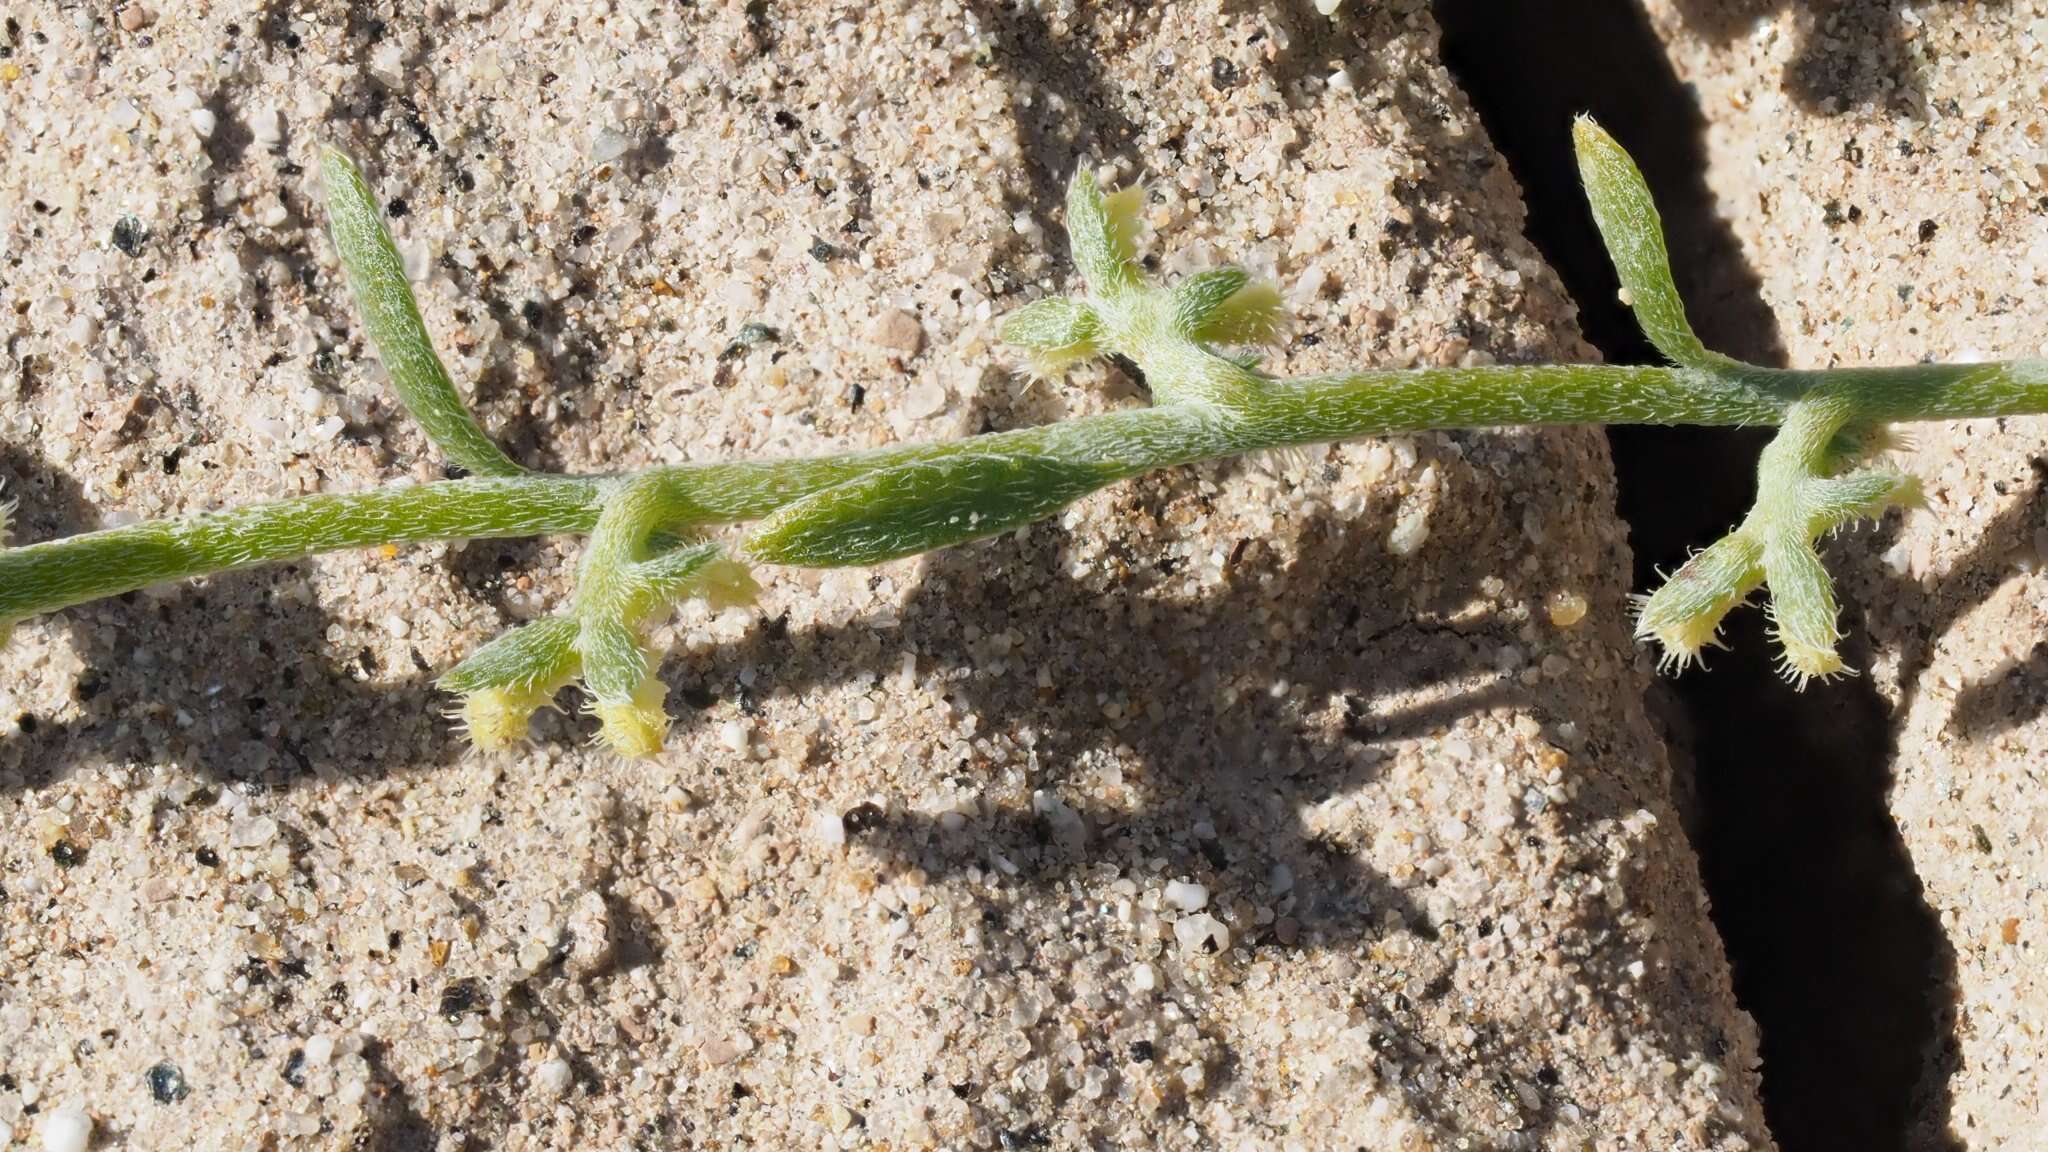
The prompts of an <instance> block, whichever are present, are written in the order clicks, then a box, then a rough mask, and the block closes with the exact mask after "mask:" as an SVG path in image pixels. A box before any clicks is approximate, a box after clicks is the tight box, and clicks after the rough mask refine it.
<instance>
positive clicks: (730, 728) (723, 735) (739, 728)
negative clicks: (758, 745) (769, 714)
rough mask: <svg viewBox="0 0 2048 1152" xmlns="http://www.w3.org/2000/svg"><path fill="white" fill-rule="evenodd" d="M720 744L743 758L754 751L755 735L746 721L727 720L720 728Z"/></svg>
mask: <svg viewBox="0 0 2048 1152" xmlns="http://www.w3.org/2000/svg"><path fill="white" fill-rule="evenodd" d="M718 742H719V743H720V744H723V745H725V746H726V747H727V748H730V749H732V750H733V751H734V752H737V753H739V754H740V755H742V756H745V755H747V754H748V753H749V752H751V751H753V747H754V740H753V734H752V733H750V732H749V731H748V730H747V722H746V721H744V720H727V721H726V722H725V723H723V724H721V725H719V726H718Z"/></svg>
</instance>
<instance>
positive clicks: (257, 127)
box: [249, 107, 284, 148]
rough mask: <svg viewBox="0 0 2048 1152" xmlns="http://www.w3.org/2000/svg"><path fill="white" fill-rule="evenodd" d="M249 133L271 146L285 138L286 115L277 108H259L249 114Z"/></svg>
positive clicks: (260, 141) (261, 142)
mask: <svg viewBox="0 0 2048 1152" xmlns="http://www.w3.org/2000/svg"><path fill="white" fill-rule="evenodd" d="M249 135H250V136H252V137H254V138H255V140H256V142H257V143H258V144H261V145H263V146H264V147H265V148H269V147H271V146H273V145H275V144H277V143H279V142H281V141H282V140H283V139H284V117H283V115H282V114H280V113H279V112H278V110H277V109H275V108H268V107H265V108H258V109H256V111H254V112H251V113H250V114H249Z"/></svg>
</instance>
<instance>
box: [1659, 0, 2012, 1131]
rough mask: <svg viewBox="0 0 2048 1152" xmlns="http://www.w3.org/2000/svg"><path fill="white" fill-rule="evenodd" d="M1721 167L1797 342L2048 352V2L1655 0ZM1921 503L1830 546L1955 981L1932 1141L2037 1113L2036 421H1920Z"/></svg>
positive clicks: (1898, 814)
mask: <svg viewBox="0 0 2048 1152" xmlns="http://www.w3.org/2000/svg"><path fill="white" fill-rule="evenodd" d="M1651 7H1652V10H1653V12H1654V14H1655V16H1656V18H1657V21H1658V24H1659V26H1660V28H1661V30H1662V31H1663V32H1664V33H1665V35H1666V38H1667V40H1668V42H1669V43H1670V44H1671V45H1672V58H1673V60H1674V62H1675V63H1676V64H1677V65H1678V67H1679V69H1680V71H1681V72H1682V73H1683V74H1684V75H1685V76H1686V78H1687V79H1689V80H1691V81H1693V82H1694V83H1697V84H1698V85H1699V86H1700V92H1701V99H1702V102H1703V105H1704V108H1705V111H1706V114H1707V118H1708V121H1709V123H1710V124H1711V125H1712V128H1711V131H1710V132H1709V134H1708V146H1709V152H1710V156H1711V159H1712V165H1711V168H1710V172H1709V179H1710V181H1711V183H1712V184H1713V185H1714V187H1715V189H1716V191H1717V193H1718V195H1719V198H1720V206H1721V208H1722V211H1723V212H1724V213H1725V214H1726V215H1727V216H1728V218H1729V219H1730V220H1731V221H1732V223H1733V225H1734V228H1735V230H1736V233H1737V235H1738V236H1740V238H1741V239H1742V241H1743V245H1744V248H1745V252H1746V255H1747V257H1748V259H1749V262H1750V264H1751V266H1752V267H1753V268H1754V269H1755V271H1756V272H1757V275H1758V277H1759V279H1760V280H1761V282H1762V286H1763V295H1764V298H1765V301H1766V303H1767V304H1769V305H1770V308H1771V310H1772V311H1773V312H1774V313H1775V314H1776V315H1777V317H1778V319H1779V337H1780V339H1781V341H1782V344H1783V346H1784V349H1785V351H1786V353H1787V355H1788V357H1789V359H1790V361H1791V362H1793V363H1796V364H1829V363H1845V364H1855V363H1879V362H1882V363H1898V362H1910V361H1913V360H1917V359H1921V358H1928V357H1931V358H1939V359H1944V360H1977V359H1997V358H2006V357H2030V356H2042V355H2048V293H2044V292H2043V287H2044V285H2048V112H2044V105H2043V100H2042V97H2043V94H2044V92H2048V88H2044V84H2048V71H2044V70H2043V68H2042V64H2041V61H2042V60H2043V59H2048V6H2044V5H2042V4H2040V3H2014V4H2010V5H1927V6H1916V7H1902V6H1895V5H1889V4H1873V5H1867V6H1861V7H1849V8H1844V9H1842V10H1841V11H1838V12H1835V13H1832V14H1829V15H1826V16H1825V17H1824V18H1823V17H1820V16H1816V15H1815V14H1813V13H1811V12H1808V11H1806V10H1805V9H1804V6H1796V5H1795V6H1788V7H1787V9H1786V10H1784V11H1781V12H1775V13H1773V12H1764V13H1762V15H1764V16H1765V17H1766V18H1765V19H1763V20H1762V21H1761V22H1760V23H1756V24H1753V25H1752V24H1750V23H1748V21H1749V20H1751V19H1752V18H1754V17H1756V16H1758V15H1759V12H1758V9H1759V8H1760V7H1763V6H1759V5H1756V4H1749V3H1739V2H1738V3H1699V4H1694V3H1681V2H1675V0H1664V2H1660V3H1656V4H1653V5H1652V6H1651ZM1913 436H1914V441H1915V444H1914V447H1913V449H1912V450H1911V451H1909V452H1907V453H1905V454H1904V456H1903V461H1902V462H1903V463H1904V464H1906V466H1908V467H1909V468H1911V470H1912V471H1914V472H1915V473H1917V474H1918V475H1919V476H1921V477H1922V478H1923V479H1924V480H1925V482H1926V486H1927V496H1928V509H1927V511H1926V512H1924V513H1916V514H1913V515H1910V516H1904V517H1900V516H1893V517H1891V518H1888V519H1887V521H1886V522H1885V523H1884V524H1883V525H1881V526H1879V527H1878V528H1877V529H1875V530H1871V531H1865V532H1860V533H1856V534H1852V535H1851V536H1848V537H1845V538H1844V539H1843V540H1842V541H1841V542H1840V543H1839V544H1838V546H1837V547H1836V548H1835V550H1834V553H1833V558H1832V564H1833V567H1834V569H1835V571H1836V572H1837V573H1838V575H1839V576H1841V577H1842V578H1843V583H1844V586H1845V589H1846V591H1847V592H1848V593H1849V596H1850V599H1851V601H1852V603H1851V605H1850V615H1851V617H1852V618H1853V619H1854V621H1855V623H1856V625H1857V626H1858V630H1859V631H1860V632H1861V633H1863V634H1864V635H1865V636H1867V638H1868V648H1869V652H1868V653H1867V656H1866V657H1865V659H1866V662H1867V663H1868V664H1869V666H1870V668H1871V675H1872V680H1873V681H1874V683H1875V686H1876V688H1877V690H1878V692H1879V693H1881V695H1882V697H1883V699H1884V701H1885V703H1886V704H1888V705H1889V707H1890V709H1891V713H1892V740H1893V761H1892V770H1893V774H1894V785H1893V790H1892V800H1891V807H1892V813H1893V816H1894V818H1895V820H1896V822H1897V826H1898V830H1899V833H1900V834H1901V835H1902V836H1903V838H1904V841H1905V847H1906V849H1907V850H1908V851H1909V852H1910V853H1911V857H1912V864H1913V869H1914V871H1915V872H1916V873H1917V875H1918V876H1919V879H1920V881H1921V882H1922V884H1924V886H1925V898H1926V900H1927V902H1928V904H1929V906H1930V907H1931V908H1932V909H1933V910H1934V912H1935V913H1936V914H1937V915H1938V916H1939V919H1940V924H1941V927H1942V930H1943V933H1944V935H1945V936H1946V938H1947V947H1946V949H1944V950H1943V951H1944V954H1943V955H1941V956H1939V957H1938V958H1937V963H1936V967H1937V970H1936V971H1934V972H1930V973H1929V977H1930V978H1931V979H1934V980H1937V981H1940V982H1942V983H1943V984H1945V985H1948V986H1952V988H1953V1005H1952V1008H1951V1010H1950V1012H1949V1014H1948V1018H1947V1019H1946V1020H1945V1021H1943V1026H1942V1027H1941V1028H1940V1029H1939V1034H1940V1040H1941V1042H1940V1044H1939V1045H1938V1046H1937V1047H1936V1049H1935V1050H1934V1051H1931V1052H1930V1053H1929V1054H1928V1056H1929V1066H1928V1069H1927V1072H1926V1075H1925V1077H1924V1079H1923V1082H1922V1084H1921V1088H1920V1092H1919V1099H1918V1100H1917V1102H1916V1104H1917V1108H1918V1110H1919V1114H1920V1117H1921V1123H1922V1127H1923V1132H1922V1135H1921V1138H1920V1139H1921V1141H1922V1144H1921V1146H1924V1147H1928V1148H1942V1147H1953V1146H1954V1145H1955V1144H1956V1143H1957V1142H1960V1143H1961V1144H1962V1145H1963V1146H1966V1147H1969V1148H1973V1149H1974V1148H1983V1149H1994V1148H1995V1149H2005V1148H2038V1147H2042V1146H2043V1145H2042V1144H2041V1141H2042V1140H2043V1139H2044V1137H2043V1135H2042V1129H2041V1117H2042V1116H2043V1115H2044V1114H2048V1061H2044V1059H2043V1053H2044V1044H2048V974H2044V970H2043V966H2042V962H2041V955H2042V952H2041V950H2042V948H2043V946H2044V944H2048V850H2044V843H2048V779H2044V776H2043V772H2044V765H2048V759H2044V757H2048V719H2044V716H2043V712H2042V703H2043V701H2044V699H2048V663H2044V657H2043V651H2044V650H2043V648H2042V647H2041V644H2042V640H2041V638H2042V637H2043V636H2044V635H2048V628H2044V625H2048V578H2044V574H2043V567H2044V564H2048V528H2044V526H2043V518H2042V514H2041V510H2040V504H2039V497H2040V487H2041V479H2042V472H2043V469H2044V467H2048V421H2044V420H2042V419H2039V418H2032V419H2013V420H1999V421H1978V422H1972V423H1962V424H1952V425H1925V426H1920V427H1919V428H1917V429H1915V430H1914V432H1913Z"/></svg>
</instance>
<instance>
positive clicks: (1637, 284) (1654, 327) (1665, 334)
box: [1572, 116, 1734, 368]
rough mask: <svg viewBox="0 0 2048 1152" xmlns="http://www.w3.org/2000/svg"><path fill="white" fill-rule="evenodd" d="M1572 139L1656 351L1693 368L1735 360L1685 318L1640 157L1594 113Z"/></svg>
mask: <svg viewBox="0 0 2048 1152" xmlns="http://www.w3.org/2000/svg"><path fill="white" fill-rule="evenodd" d="M1572 143H1573V145H1574V146H1575V147H1576V148H1577V150H1578V154H1579V177H1580V179H1582V180H1583V181H1585V185H1586V199H1587V200H1588V201H1590V202H1591V204H1592V206H1593V220H1594V222H1595V223H1597V224H1598V225H1599V226H1600V238H1601V239H1602V240H1603V241H1605V242H1606V244H1607V256H1608V258H1609V259H1610V260H1612V261H1614V271H1615V273H1616V274H1617V275H1618V276H1619V277H1620V278H1621V289H1622V292H1623V293H1624V300H1625V301H1626V302H1627V303H1628V305H1629V306H1630V307H1631V308H1633V309H1635V314H1636V323H1638V324H1641V325H1642V327H1643V335H1645V336H1648V337H1649V338H1650V343H1652V344H1654V345H1656V347H1657V351H1659V352H1662V353H1663V354H1664V355H1666V356H1668V357H1670V358H1671V360H1672V361H1673V362H1674V363H1677V364H1681V365H1684V366H1686V367H1689V368H1721V367H1728V366H1730V365H1732V364H1733V363H1734V362H1733V361H1731V360H1729V359H1728V358H1727V357H1725V356H1722V355H1720V354H1718V353H1714V352H1709V351H1707V349H1706V346H1705V345H1703V344H1701V343H1700V339H1699V337H1697V336H1695V335H1693V331H1692V325H1691V324H1690V323H1688V322H1687V321H1686V318H1685V302H1684V301H1683V300H1681V299H1680V298H1679V295H1678V287H1677V285H1675V284H1673V283H1672V281H1671V255H1670V253H1669V252H1667V251H1666V250H1665V247H1664V222H1663V218H1662V217H1660V216H1659V215H1658V214H1657V205H1656V202H1655V201H1654V200H1652V199H1651V198H1650V188H1649V185H1647V184H1645V183H1644V182H1643V174H1642V172H1641V171H1639V170H1638V169H1637V168H1636V162H1635V161H1634V160H1633V159H1631V158H1630V157H1629V154H1628V153H1627V152H1625V151H1623V150H1622V147H1621V145H1620V144H1617V143H1615V140H1614V137H1612V136H1609V135H1608V134H1607V132H1606V130H1605V129H1603V128H1601V127H1600V125H1598V124H1596V123H1594V122H1593V118H1592V117H1590V116H1581V117H1579V118H1578V119H1577V120H1576V121H1574V122H1573V124H1572Z"/></svg>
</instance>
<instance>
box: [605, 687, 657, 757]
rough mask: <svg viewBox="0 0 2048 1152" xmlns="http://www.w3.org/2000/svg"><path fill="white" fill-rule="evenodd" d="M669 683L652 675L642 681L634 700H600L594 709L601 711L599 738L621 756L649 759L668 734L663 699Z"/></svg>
mask: <svg viewBox="0 0 2048 1152" xmlns="http://www.w3.org/2000/svg"><path fill="white" fill-rule="evenodd" d="M667 696H668V685H666V684H663V683H662V682H661V681H660V680H657V679H655V678H654V677H652V676H650V677H648V678H647V679H646V680H643V681H641V683H640V687H639V688H637V689H635V690H634V692H633V697H632V699H630V700H618V701H605V700H599V701H597V702H596V703H595V704H594V705H592V707H591V710H592V711H593V712H595V713H597V723H598V739H599V740H600V741H602V742H603V743H604V744H605V746H606V747H609V748H610V749H611V750H612V751H614V752H617V753H618V754H619V755H621V756H629V757H632V758H633V759H636V760H638V759H645V758H646V757H649V756H652V755H654V754H655V753H657V752H659V751H661V744H662V741H663V740H665V739H666V738H667V737H668V712H667V710H666V709H664V708H663V707H662V701H663V699H665V698H666V697H667Z"/></svg>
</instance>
